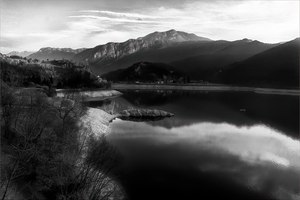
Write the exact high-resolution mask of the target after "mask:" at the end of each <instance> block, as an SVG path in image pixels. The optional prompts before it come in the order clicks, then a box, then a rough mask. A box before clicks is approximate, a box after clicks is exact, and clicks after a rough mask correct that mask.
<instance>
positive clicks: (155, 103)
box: [89, 91, 299, 138]
mask: <svg viewBox="0 0 300 200" xmlns="http://www.w3.org/2000/svg"><path fill="white" fill-rule="evenodd" d="M122 92H123V94H124V95H123V96H121V97H120V98H116V99H112V100H106V101H104V102H91V103H90V105H89V106H92V107H102V108H104V109H106V110H113V111H114V112H118V111H121V110H124V109H128V108H133V107H139V108H140V107H141V108H156V109H161V110H166V111H169V112H172V113H175V115H176V117H175V118H171V119H169V120H167V121H162V122H161V123H155V124H154V125H156V126H164V127H168V128H171V127H174V126H183V125H190V124H193V123H197V122H199V121H204V122H215V123H223V122H225V123H230V124H235V125H237V126H253V125H256V124H265V125H268V126H270V127H272V128H274V129H277V130H280V131H281V132H283V133H284V134H287V135H289V136H292V137H294V138H298V137H299V97H298V96H281V95H264V94H253V93H247V92H210V93H207V92H199V91H188V92H184V91H122Z"/></svg>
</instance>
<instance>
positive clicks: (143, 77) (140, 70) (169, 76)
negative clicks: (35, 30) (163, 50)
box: [103, 62, 187, 82]
mask: <svg viewBox="0 0 300 200" xmlns="http://www.w3.org/2000/svg"><path fill="white" fill-rule="evenodd" d="M103 77H104V78H106V79H107V80H110V81H126V82H136V81H139V82H158V81H163V82H183V81H186V80H187V77H186V76H185V74H183V73H180V72H179V71H177V70H176V69H174V68H173V67H172V66H171V65H168V64H164V63H150V62H138V63H135V64H133V65H132V66H130V67H128V68H126V69H119V70H116V71H112V72H109V73H107V74H104V75H103Z"/></svg>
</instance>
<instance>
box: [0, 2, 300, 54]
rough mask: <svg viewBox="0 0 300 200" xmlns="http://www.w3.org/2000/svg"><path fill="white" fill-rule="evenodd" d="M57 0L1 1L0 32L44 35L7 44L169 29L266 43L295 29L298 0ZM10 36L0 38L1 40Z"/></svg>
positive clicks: (117, 37)
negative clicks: (71, 0)
mask: <svg viewBox="0 0 300 200" xmlns="http://www.w3.org/2000/svg"><path fill="white" fill-rule="evenodd" d="M57 5H58V2H57V1H56V0H54V1H51V2H50V1H48V2H47V1H43V2H41V3H40V1H36V0H28V1H21V0H12V1H5V2H4V8H3V9H2V10H1V11H2V13H3V14H2V16H3V17H2V19H1V36H5V38H7V37H9V36H10V35H13V34H15V33H19V35H20V37H19V38H17V37H15V38H16V40H21V37H22V35H29V34H32V36H33V35H34V34H35V33H41V34H45V35H48V36H49V38H46V39H45V40H44V39H43V37H40V36H38V35H36V37H35V38H34V37H28V39H30V42H27V43H23V42H22V45H18V44H17V43H14V42H12V43H11V44H14V45H11V48H12V49H11V50H18V49H22V50H37V49H39V48H41V47H42V46H40V45H42V44H46V45H47V46H56V47H59V46H60V45H64V47H71V48H80V47H93V46H96V45H99V44H104V43H107V42H122V41H126V40H127V39H130V38H138V37H141V36H144V35H147V34H149V33H151V32H154V31H166V30H169V29H176V30H180V31H186V32H190V33H195V34H198V35H199V36H203V37H208V38H211V39H216V40H218V39H225V40H238V39H241V38H245V37H247V38H250V39H257V40H260V41H262V42H270V43H275V42H282V41H288V40H291V39H294V38H296V37H298V35H299V25H298V24H299V9H298V7H299V2H298V1H226V2H225V1H193V0H187V1H179V0H175V1H171V0H167V1H159V0H154V1H151V3H149V2H148V1H138V0H126V1H125V0H122V1H121V0H113V1H108V0H100V1H94V0H92V1H86V2H83V1H75V2H72V3H71V2H70V1H68V0H63V1H60V4H59V6H57ZM129 5H130V6H129ZM91 8H92V9H91ZM254 11H255V12H254ZM109 33H110V34H109ZM6 36H7V37H6ZM5 38H4V39H5ZM2 41H3V39H2ZM10 41H11V40H6V41H3V42H4V43H6V46H7V44H8V43H9V42H10ZM29 44H30V45H29ZM14 47H15V48H14Z"/></svg>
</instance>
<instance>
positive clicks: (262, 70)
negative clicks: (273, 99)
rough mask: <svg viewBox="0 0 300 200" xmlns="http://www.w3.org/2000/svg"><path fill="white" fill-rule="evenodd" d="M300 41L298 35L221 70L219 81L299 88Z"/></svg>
mask: <svg viewBox="0 0 300 200" xmlns="http://www.w3.org/2000/svg"><path fill="white" fill-rule="evenodd" d="M299 45H300V39H299V38H297V39H295V40H292V41H290V42H287V43H284V44H281V45H278V46H276V47H274V48H271V49H269V50H267V51H264V52H262V53H260V54H257V55H255V56H252V57H251V58H248V59H246V60H244V61H241V62H238V63H234V64H232V65H230V66H228V67H227V69H226V70H224V71H223V72H220V73H219V75H218V76H219V79H220V80H219V81H221V82H224V83H228V84H234V85H246V86H259V87H282V88H299V55H300V51H299Z"/></svg>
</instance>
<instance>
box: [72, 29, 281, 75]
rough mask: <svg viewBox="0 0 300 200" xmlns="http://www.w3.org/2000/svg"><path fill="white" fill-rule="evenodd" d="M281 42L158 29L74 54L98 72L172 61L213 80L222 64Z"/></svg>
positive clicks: (232, 61) (180, 67)
mask: <svg viewBox="0 0 300 200" xmlns="http://www.w3.org/2000/svg"><path fill="white" fill-rule="evenodd" d="M276 45H278V44H266V43H262V42H259V41H256V40H254V41H253V40H249V39H243V40H238V41H233V42H230V41H224V40H219V41H213V40H210V39H208V38H203V37H199V36H196V35H195V34H189V33H185V32H180V31H175V30H170V31H167V32H154V33H151V34H149V35H147V36H145V37H141V38H137V39H135V40H134V39H131V40H128V41H126V42H123V43H108V44H106V45H100V46H97V47H95V48H92V49H87V50H85V51H82V52H81V53H79V54H76V55H75V56H74V58H73V59H74V60H75V61H76V62H88V63H89V65H90V66H91V69H92V71H93V72H94V73H96V74H100V75H102V74H105V73H108V72H110V71H114V70H117V69H122V68H126V67H128V66H131V65H132V64H133V63H137V62H140V61H148V62H158V63H161V62H163V63H169V64H170V65H172V66H174V67H175V68H176V69H177V70H180V71H183V72H184V73H186V74H187V75H189V76H190V77H191V78H192V79H195V80H206V81H213V80H214V78H215V74H216V73H217V71H218V70H220V69H222V67H225V66H228V65H229V64H232V63H234V62H239V61H242V60H244V59H247V58H249V57H251V56H253V55H255V54H258V53H261V52H263V51H265V50H267V49H270V48H272V47H274V46H276Z"/></svg>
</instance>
